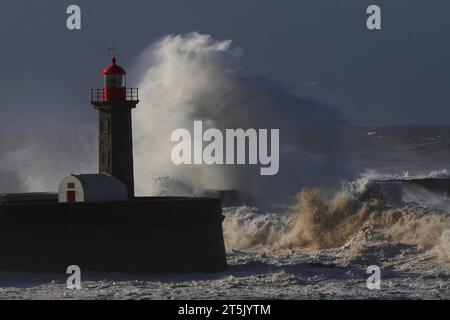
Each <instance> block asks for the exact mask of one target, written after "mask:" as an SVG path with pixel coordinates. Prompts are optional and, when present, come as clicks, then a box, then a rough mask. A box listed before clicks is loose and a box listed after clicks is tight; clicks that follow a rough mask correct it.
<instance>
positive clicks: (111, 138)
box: [91, 55, 139, 200]
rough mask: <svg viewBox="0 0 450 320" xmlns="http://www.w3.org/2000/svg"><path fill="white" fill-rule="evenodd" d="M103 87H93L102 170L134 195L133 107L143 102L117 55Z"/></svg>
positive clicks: (100, 171) (129, 193)
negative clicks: (129, 80)
mask: <svg viewBox="0 0 450 320" xmlns="http://www.w3.org/2000/svg"><path fill="white" fill-rule="evenodd" d="M102 74H103V79H104V86H103V88H102V89H92V90H91V104H92V105H93V106H94V107H95V108H96V109H97V110H98V111H99V113H100V118H99V120H100V121H99V173H106V174H109V175H111V176H113V177H115V178H117V179H119V180H121V181H122V182H123V183H124V184H125V185H126V186H127V188H128V197H129V199H130V200H131V199H132V198H133V197H134V172H133V132H132V123H131V122H132V120H131V110H132V109H133V108H136V105H137V104H138V103H139V97H138V89H136V88H127V87H126V72H125V70H124V69H123V68H121V67H120V66H119V65H117V59H116V57H115V55H113V57H112V61H111V65H109V66H108V67H106V68H105V69H104V70H103V72H102Z"/></svg>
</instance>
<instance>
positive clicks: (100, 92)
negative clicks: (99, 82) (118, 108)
mask: <svg viewBox="0 0 450 320" xmlns="http://www.w3.org/2000/svg"><path fill="white" fill-rule="evenodd" d="M91 103H92V104H93V105H94V106H95V107H107V106H113V105H119V104H121V105H123V104H126V105H130V106H132V107H134V106H135V105H136V104H138V103H139V90H138V88H99V89H91Z"/></svg>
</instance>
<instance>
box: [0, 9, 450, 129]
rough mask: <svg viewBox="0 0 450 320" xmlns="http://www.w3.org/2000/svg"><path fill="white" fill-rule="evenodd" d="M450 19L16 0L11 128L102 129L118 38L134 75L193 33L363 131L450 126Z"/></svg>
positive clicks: (439, 14) (10, 27)
mask: <svg viewBox="0 0 450 320" xmlns="http://www.w3.org/2000/svg"><path fill="white" fill-rule="evenodd" d="M70 4H78V5H80V6H81V9H82V30H81V31H69V30H67V28H66V17H67V15H66V13H65V11H66V8H67V6H68V5H70ZM370 4H378V5H380V6H381V8H382V10H383V11H382V14H383V30H382V31H369V30H367V28H366V26H365V21H366V17H367V15H366V14H365V11H366V8H367V7H368V6H369V5H370ZM449 12H450V1H448V0H433V1H426V0H395V1H392V0H377V1H374V0H371V1H366V0H339V1H338V0H292V1H288V0H283V1H276V0H271V1H268V0H222V1H211V0H189V1H186V0H179V1H171V0H151V1H149V0H127V1H117V0H89V1H61V0H53V1H51V0H39V1H29V0H27V1H24V0H4V1H2V4H1V10H0V39H1V50H0V63H1V66H2V68H1V71H2V73H3V74H2V75H1V77H0V88H1V89H0V92H1V95H2V98H1V102H0V108H1V109H0V112H1V113H0V126H1V128H2V129H4V130H5V129H6V130H17V129H22V128H24V129H27V128H31V129H33V127H34V126H36V128H41V124H42V123H46V125H47V126H51V127H59V126H61V127H65V126H68V125H70V126H71V128H73V129H74V130H78V129H80V128H84V127H86V128H95V127H96V125H97V115H96V112H95V111H93V110H92V108H91V107H90V104H89V94H90V88H91V87H97V86H101V78H100V76H99V71H100V70H101V69H102V67H104V66H105V65H106V64H107V62H108V61H107V57H106V55H105V52H106V50H105V49H106V48H107V47H108V46H110V44H111V42H112V40H114V41H115V42H116V44H117V45H118V46H119V47H120V49H121V57H120V63H121V65H123V66H124V67H129V66H130V65H132V63H133V61H134V59H135V58H136V57H137V56H138V55H139V53H140V52H141V51H142V49H144V48H145V47H147V46H148V45H149V44H151V43H152V42H153V41H155V40H157V39H159V38H161V37H163V36H164V35H166V34H170V33H175V34H184V33H188V32H191V31H198V32H200V33H207V34H210V35H211V36H213V37H214V38H216V39H219V40H223V39H231V40H233V41H234V45H236V46H240V47H242V48H243V49H244V50H245V56H244V63H245V65H246V66H247V69H248V71H249V72H250V73H255V74H258V73H264V74H269V75H271V76H272V77H273V78H274V79H276V80H279V81H281V82H284V83H286V84H288V85H290V86H293V87H294V88H296V89H297V90H298V92H299V93H301V94H302V95H304V96H309V97H312V98H315V99H316V100H318V101H321V102H323V103H326V104H328V105H332V106H335V107H336V108H338V109H340V110H341V111H342V112H343V114H344V116H345V117H346V118H347V119H348V120H349V121H350V122H352V123H354V124H356V125H399V124H419V125H450V80H449V77H450V41H449V35H450V19H448V14H449ZM130 76H132V75H130ZM33 123H36V124H35V125H33Z"/></svg>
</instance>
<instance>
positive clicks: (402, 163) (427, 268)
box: [0, 127, 450, 299]
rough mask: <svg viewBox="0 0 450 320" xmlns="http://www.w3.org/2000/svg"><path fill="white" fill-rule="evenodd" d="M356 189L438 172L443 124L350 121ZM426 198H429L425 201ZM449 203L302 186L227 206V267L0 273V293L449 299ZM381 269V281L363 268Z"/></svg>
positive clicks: (445, 163)
mask: <svg viewBox="0 0 450 320" xmlns="http://www.w3.org/2000/svg"><path fill="white" fill-rule="evenodd" d="M352 141H353V148H352V149H353V152H354V154H355V156H356V159H357V161H356V164H355V165H356V166H358V167H360V168H362V169H363V170H362V172H363V173H364V174H362V175H361V176H360V178H359V179H358V180H356V181H354V182H353V183H354V184H357V185H358V187H359V188H362V189H363V188H364V187H365V183H366V182H367V181H369V180H370V179H375V178H391V177H396V178H411V177H416V176H417V177H426V176H430V177H443V176H447V175H448V174H447V170H450V128H422V127H396V128H393V127H390V128H356V129H355V130H354V132H353V140H352ZM431 200H432V201H431ZM449 212H450V206H449V205H448V199H446V198H445V197H442V196H441V195H433V194H429V193H427V192H425V191H424V192H423V193H420V191H418V193H417V194H409V195H408V201H407V203H405V204H404V205H402V207H399V208H391V207H384V206H382V205H380V204H378V203H376V201H375V202H372V203H362V202H360V201H359V200H358V198H357V196H356V195H352V194H348V193H347V192H345V188H343V190H341V191H337V192H334V193H333V194H331V195H330V194H327V193H325V192H322V191H320V190H304V191H303V193H301V194H299V197H298V203H297V204H296V205H295V206H293V207H292V208H290V209H286V210H285V211H283V212H265V211H261V210H259V209H257V208H248V207H237V208H226V209H224V214H225V216H226V219H225V221H224V236H225V242H226V247H227V259H228V264H229V269H228V270H227V271H226V272H223V273H218V274H189V275H173V274H158V275H153V274H144V275H134V274H106V273H82V289H81V290H68V289H67V288H66V275H65V274H64V271H65V270H63V271H62V273H61V274H45V275H42V274H28V273H6V272H3V273H0V299H367V298H382V299H450V216H449ZM371 265H376V266H379V267H380V269H381V290H369V289H368V288H367V279H368V277H369V276H370V274H367V268H368V267H369V266H371Z"/></svg>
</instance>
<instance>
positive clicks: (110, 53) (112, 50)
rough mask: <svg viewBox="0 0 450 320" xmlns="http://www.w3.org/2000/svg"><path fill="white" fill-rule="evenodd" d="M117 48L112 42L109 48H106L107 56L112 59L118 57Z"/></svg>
mask: <svg viewBox="0 0 450 320" xmlns="http://www.w3.org/2000/svg"><path fill="white" fill-rule="evenodd" d="M119 56H120V54H119V49H117V48H116V47H115V46H114V43H113V44H112V46H111V47H110V48H108V57H111V58H112V59H115V58H117V57H119Z"/></svg>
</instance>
